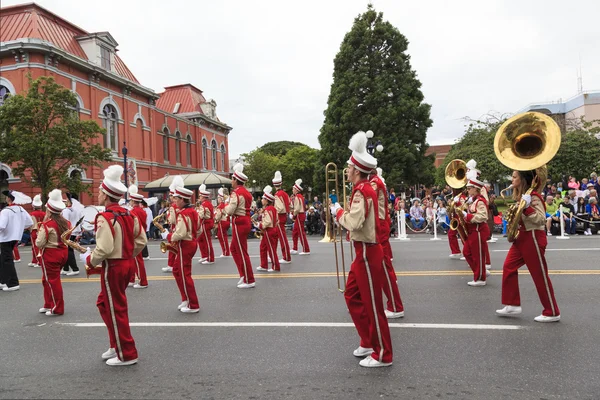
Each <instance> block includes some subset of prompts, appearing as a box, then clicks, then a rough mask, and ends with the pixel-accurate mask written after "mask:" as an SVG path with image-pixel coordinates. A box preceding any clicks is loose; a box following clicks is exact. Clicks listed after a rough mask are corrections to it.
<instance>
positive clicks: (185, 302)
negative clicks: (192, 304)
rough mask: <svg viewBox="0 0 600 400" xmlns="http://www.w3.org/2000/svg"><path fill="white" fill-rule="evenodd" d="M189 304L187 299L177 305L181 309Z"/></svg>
mask: <svg viewBox="0 0 600 400" xmlns="http://www.w3.org/2000/svg"><path fill="white" fill-rule="evenodd" d="M188 304H189V302H188V301H187V300H186V301H182V302H181V304H180V305H178V306H177V309H178V310H181V309H182V308H184V307H187V306H188Z"/></svg>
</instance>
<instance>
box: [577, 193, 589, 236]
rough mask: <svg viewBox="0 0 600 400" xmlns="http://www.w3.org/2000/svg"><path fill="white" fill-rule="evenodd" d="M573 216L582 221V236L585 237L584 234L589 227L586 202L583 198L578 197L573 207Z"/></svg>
mask: <svg viewBox="0 0 600 400" xmlns="http://www.w3.org/2000/svg"><path fill="white" fill-rule="evenodd" d="M575 215H576V216H577V218H579V219H582V220H584V222H583V234H584V235H586V232H587V230H588V229H589V227H590V222H589V220H590V214H588V213H587V202H586V201H585V198H583V197H580V198H578V199H577V205H576V206H575Z"/></svg>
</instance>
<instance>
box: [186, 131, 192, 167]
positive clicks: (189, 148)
mask: <svg viewBox="0 0 600 400" xmlns="http://www.w3.org/2000/svg"><path fill="white" fill-rule="evenodd" d="M185 159H186V161H187V165H188V167H189V166H191V165H192V137H191V136H190V135H187V141H186V143H185Z"/></svg>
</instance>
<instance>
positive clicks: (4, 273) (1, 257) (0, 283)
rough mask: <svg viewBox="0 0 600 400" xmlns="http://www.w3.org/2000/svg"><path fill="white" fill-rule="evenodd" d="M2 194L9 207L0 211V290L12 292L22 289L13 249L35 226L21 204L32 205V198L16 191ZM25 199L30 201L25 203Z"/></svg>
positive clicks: (6, 191) (7, 191) (5, 191)
mask: <svg viewBox="0 0 600 400" xmlns="http://www.w3.org/2000/svg"><path fill="white" fill-rule="evenodd" d="M2 194H3V195H4V196H6V202H7V203H8V205H7V206H6V207H4V208H3V209H2V211H0V289H2V290H3V291H5V292H12V291H14V290H19V288H20V286H19V277H18V276H17V270H16V269H15V262H14V258H13V257H14V256H13V249H14V248H15V245H16V244H17V243H18V242H19V240H21V238H22V237H23V230H25V228H29V227H30V226H32V225H33V220H32V219H31V216H30V215H29V213H28V212H27V211H25V210H24V209H23V207H21V206H20V205H19V203H22V204H26V203H30V202H31V198H29V196H26V195H24V194H23V193H21V192H17V191H16V190H4V191H3V192H2ZM25 198H27V199H29V200H28V201H24V200H23V199H25Z"/></svg>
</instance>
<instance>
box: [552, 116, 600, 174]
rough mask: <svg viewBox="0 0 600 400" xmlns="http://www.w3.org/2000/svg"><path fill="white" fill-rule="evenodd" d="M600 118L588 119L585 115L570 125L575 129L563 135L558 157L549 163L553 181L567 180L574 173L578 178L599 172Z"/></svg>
mask: <svg viewBox="0 0 600 400" xmlns="http://www.w3.org/2000/svg"><path fill="white" fill-rule="evenodd" d="M599 124H600V120H593V121H586V120H585V119H584V118H583V117H581V120H580V121H579V123H578V124H573V125H570V126H572V127H573V129H574V130H572V131H568V132H567V133H566V134H564V135H563V136H562V140H561V144H560V149H559V150H558V153H557V154H556V157H554V158H553V159H552V161H551V162H550V163H549V164H548V174H549V176H550V177H551V179H552V181H553V182H559V181H561V180H563V181H564V180H566V179H565V178H567V177H568V176H569V175H573V176H574V177H576V178H577V179H578V180H580V179H581V178H586V177H589V176H590V173H591V172H594V171H595V172H598V170H597V169H598V166H599V158H598V155H599V154H600V140H598V138H597V137H596V135H597V134H598V133H600V125H599Z"/></svg>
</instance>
